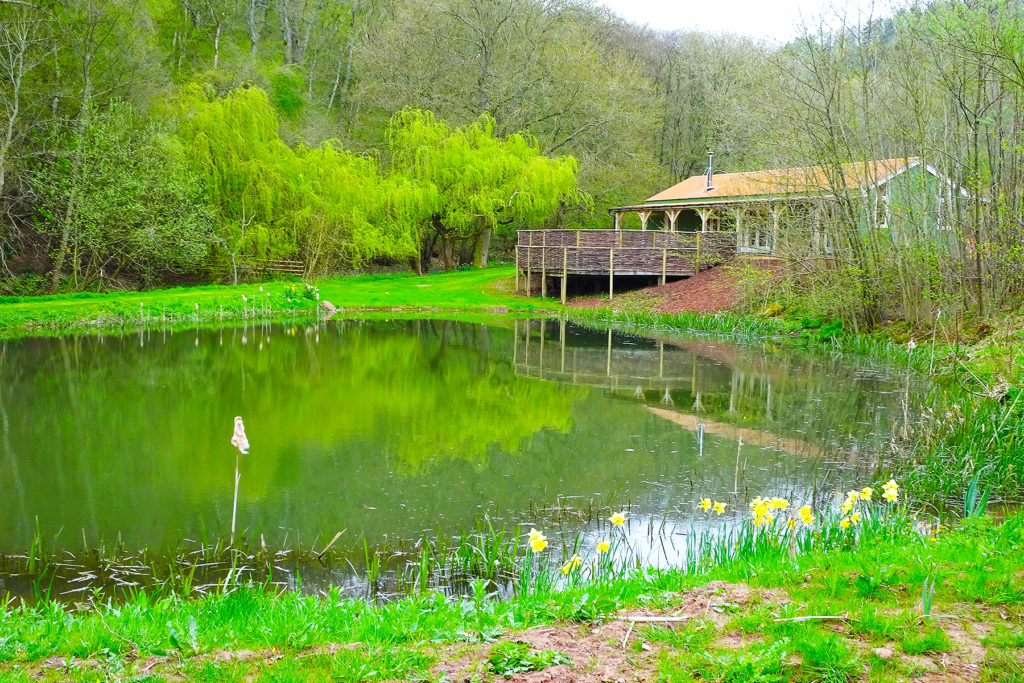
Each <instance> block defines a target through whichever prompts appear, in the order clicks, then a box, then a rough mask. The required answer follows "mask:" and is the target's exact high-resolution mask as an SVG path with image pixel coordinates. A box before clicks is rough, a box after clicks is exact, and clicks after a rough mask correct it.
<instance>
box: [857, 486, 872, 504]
mask: <svg viewBox="0 0 1024 683" xmlns="http://www.w3.org/2000/svg"><path fill="white" fill-rule="evenodd" d="M874 493H875V490H874V489H873V488H871V487H870V486H865V487H864V488H863V489H861V492H860V497H861V498H862V499H863V500H866V501H868V502H871V496H873V495H874Z"/></svg>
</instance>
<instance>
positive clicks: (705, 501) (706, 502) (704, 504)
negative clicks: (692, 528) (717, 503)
mask: <svg viewBox="0 0 1024 683" xmlns="http://www.w3.org/2000/svg"><path fill="white" fill-rule="evenodd" d="M698 507H701V508H703V509H704V512H707V511H708V510H710V509H711V499H710V498H701V499H700V505H699V506H698Z"/></svg>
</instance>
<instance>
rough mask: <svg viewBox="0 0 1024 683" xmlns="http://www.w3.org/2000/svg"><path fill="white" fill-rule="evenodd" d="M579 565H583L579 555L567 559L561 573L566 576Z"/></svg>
mask: <svg viewBox="0 0 1024 683" xmlns="http://www.w3.org/2000/svg"><path fill="white" fill-rule="evenodd" d="M581 564H583V558H582V557H580V556H579V555H573V556H572V557H570V558H569V561H568V562H566V563H565V564H563V565H562V573H563V574H568V573H569V572H571V571H572V570H573V569H576V568H578V567H579V566H580V565H581Z"/></svg>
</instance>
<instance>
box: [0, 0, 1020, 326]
mask: <svg viewBox="0 0 1024 683" xmlns="http://www.w3.org/2000/svg"><path fill="white" fill-rule="evenodd" d="M0 72H2V78H0V114H2V120H0V210H2V218H0V220H2V232H0V287H2V291H3V292H4V293H7V294H28V293H37V292H45V291H78V290H101V289H112V288H124V287H139V286H150V285H153V284H158V283H173V282H179V281H204V280H214V281H227V282H230V281H233V280H237V279H238V278H239V277H245V276H246V275H247V273H249V272H250V269H251V268H252V267H253V264H254V263H257V262H260V261H265V260H267V259H297V260H301V261H303V262H304V264H305V268H306V270H307V272H308V273H309V274H310V275H320V274H324V273H330V272H342V271H345V270H350V269H353V268H365V267H371V268H382V267H411V268H414V269H418V270H421V271H422V270H426V269H429V268H431V267H436V266H437V265H441V266H443V267H446V268H451V267H454V266H456V265H458V264H461V263H475V264H477V265H483V264H486V262H487V259H488V254H489V251H490V250H492V249H494V248H497V249H505V248H507V245H508V243H509V240H510V239H511V236H512V235H513V234H514V230H515V229H516V228H517V227H522V226H524V225H529V226H535V227H536V226H568V225H578V226H583V227H608V225H609V219H608V217H607V214H606V209H607V208H608V207H610V206H614V205H617V204H621V203H634V202H637V201H640V200H642V199H644V198H645V197H647V196H648V195H650V194H652V193H653V192H655V191H657V190H659V189H661V188H662V187H664V186H666V185H667V184H670V183H672V182H676V181H678V180H680V179H682V178H685V177H687V176H689V175H692V174H695V173H699V172H701V171H702V170H703V168H704V166H705V165H706V152H707V150H708V149H709V148H711V149H713V150H714V151H715V153H716V170H720V171H723V172H726V171H740V170H752V169H758V168H778V167H784V166H796V165H811V164H813V165H822V166H824V167H825V168H826V170H827V169H832V168H838V165H839V164H841V163H844V162H848V161H859V160H868V159H880V158H894V157H904V156H914V157H922V158H924V159H925V160H926V161H927V163H928V164H930V165H931V166H933V167H934V168H936V169H938V170H939V171H941V173H942V174H944V175H945V176H946V177H948V178H950V179H951V182H952V183H953V185H954V186H955V187H956V188H957V190H958V191H960V192H961V193H962V194H963V196H965V197H969V201H963V202H960V203H959V204H958V206H959V207H960V208H959V210H958V213H957V215H956V216H955V217H953V220H952V221H951V223H952V225H951V228H952V229H953V230H955V232H956V238H957V239H956V245H955V246H956V248H955V249H950V248H949V246H948V245H946V244H945V243H937V242H936V241H935V240H933V239H931V238H930V237H929V236H928V235H926V234H924V233H923V231H920V230H913V229H910V228H909V227H906V229H900V226H892V225H890V226H886V227H887V229H888V230H890V231H891V232H892V235H891V236H890V237H889V238H888V239H887V243H886V244H885V245H882V246H879V244H878V243H875V242H872V241H870V240H868V241H866V240H865V239H864V237H863V234H862V232H861V231H859V230H858V229H857V218H856V217H854V216H853V215H852V209H851V211H845V212H844V211H842V210H837V211H830V212H829V214H828V215H829V218H828V224H827V225H826V226H825V229H827V230H829V231H830V232H831V233H832V237H833V240H832V241H833V243H835V244H836V245H837V249H836V251H835V253H834V254H833V255H832V258H830V259H827V262H822V261H821V260H817V261H812V260H808V259H796V258H795V256H794V263H797V262H799V263H798V265H799V268H800V273H801V277H800V278H794V279H791V280H790V281H789V282H788V284H785V285H778V284H774V285H770V286H766V287H759V288H758V291H760V292H761V293H762V295H763V296H770V297H773V298H774V299H778V300H784V299H787V298H789V299H795V298H800V299H801V300H802V301H804V302H805V303H806V302H807V301H813V302H815V303H814V305H813V306H812V308H813V307H814V306H817V307H818V308H819V309H820V310H821V312H822V313H827V314H830V315H831V314H834V315H842V316H843V317H848V318H854V319H864V320H873V319H877V318H878V317H879V316H880V315H883V314H885V313H887V312H895V314H897V315H902V316H905V317H908V318H911V319H915V320H919V321H920V320H928V319H933V317H934V316H935V315H936V312H937V311H938V310H940V309H941V310H946V311H951V310H974V311H980V312H982V313H984V312H985V311H986V310H991V309H992V308H994V307H998V306H1001V305H1004V304H1005V303H1007V302H1009V301H1013V300H1014V299H1015V297H1016V296H1017V295H1018V293H1019V292H1020V291H1021V288H1022V284H1024V283H1022V282H1021V278H1022V277H1024V275H1022V274H1024V254H1022V251H1021V240H1020V236H1021V229H1022V226H1021V211H1020V208H1021V201H1022V196H1021V195H1022V189H1024V163H1022V161H1024V158H1022V153H1024V140H1022V138H1021V134H1022V130H1024V121H1022V106H1021V105H1022V96H1024V9H1022V8H1021V6H1020V4H1019V3H1017V2H1014V1H1012V0H970V1H968V2H945V1H937V2H932V3H928V4H920V5H914V6H908V7H905V8H903V9H901V10H900V11H898V12H896V13H895V14H892V13H887V14H885V15H882V16H872V15H871V14H870V13H868V14H865V13H863V12H860V13H858V14H857V15H856V16H855V17H854V16H852V15H844V14H843V12H842V11H841V10H840V11H833V12H830V13H828V14H826V15H825V16H823V18H822V19H821V23H820V25H818V26H810V25H809V26H807V27H805V29H804V32H803V34H802V35H801V36H800V37H798V38H796V39H794V40H792V41H791V42H789V43H788V44H786V45H775V44H768V43H761V42H756V41H752V40H750V39H746V38H742V37H737V36H732V35H707V34H703V33H699V32H686V31H664V30H659V28H658V27H656V26H655V27H641V26H637V25H633V24H630V23H628V22H626V21H624V20H622V19H620V18H618V17H617V16H615V15H614V14H612V13H611V12H609V11H608V10H606V9H604V8H603V7H600V6H598V5H595V4H592V3H589V2H586V1H583V0H441V1H440V2H435V1H432V0H431V1H428V0H351V1H348V2H345V1H343V0H0ZM828 175H829V178H830V181H832V182H834V183H835V185H836V186H835V187H834V188H833V189H834V191H835V194H836V196H837V197H838V198H839V199H840V202H839V206H840V207H843V206H847V205H848V206H853V202H852V201H843V200H844V199H850V198H851V197H852V195H853V194H854V193H853V192H852V191H847V190H846V188H843V187H842V186H841V184H842V181H843V179H842V177H841V176H842V174H838V173H832V174H828ZM883 247H884V248H883ZM766 292H767V294H765V293H766ZM893 301H897V302H899V304H896V305H890V304H891V303H892V302H893ZM883 309H896V310H895V311H886V310H883Z"/></svg>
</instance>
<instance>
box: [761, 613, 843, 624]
mask: <svg viewBox="0 0 1024 683" xmlns="http://www.w3.org/2000/svg"><path fill="white" fill-rule="evenodd" d="M783 621H860V620H859V619H851V618H850V617H843V616H829V615H822V616H811V615H808V616H805V617H787V618H785V619H776V620H775V623H776V624H778V623H780V622H783Z"/></svg>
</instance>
